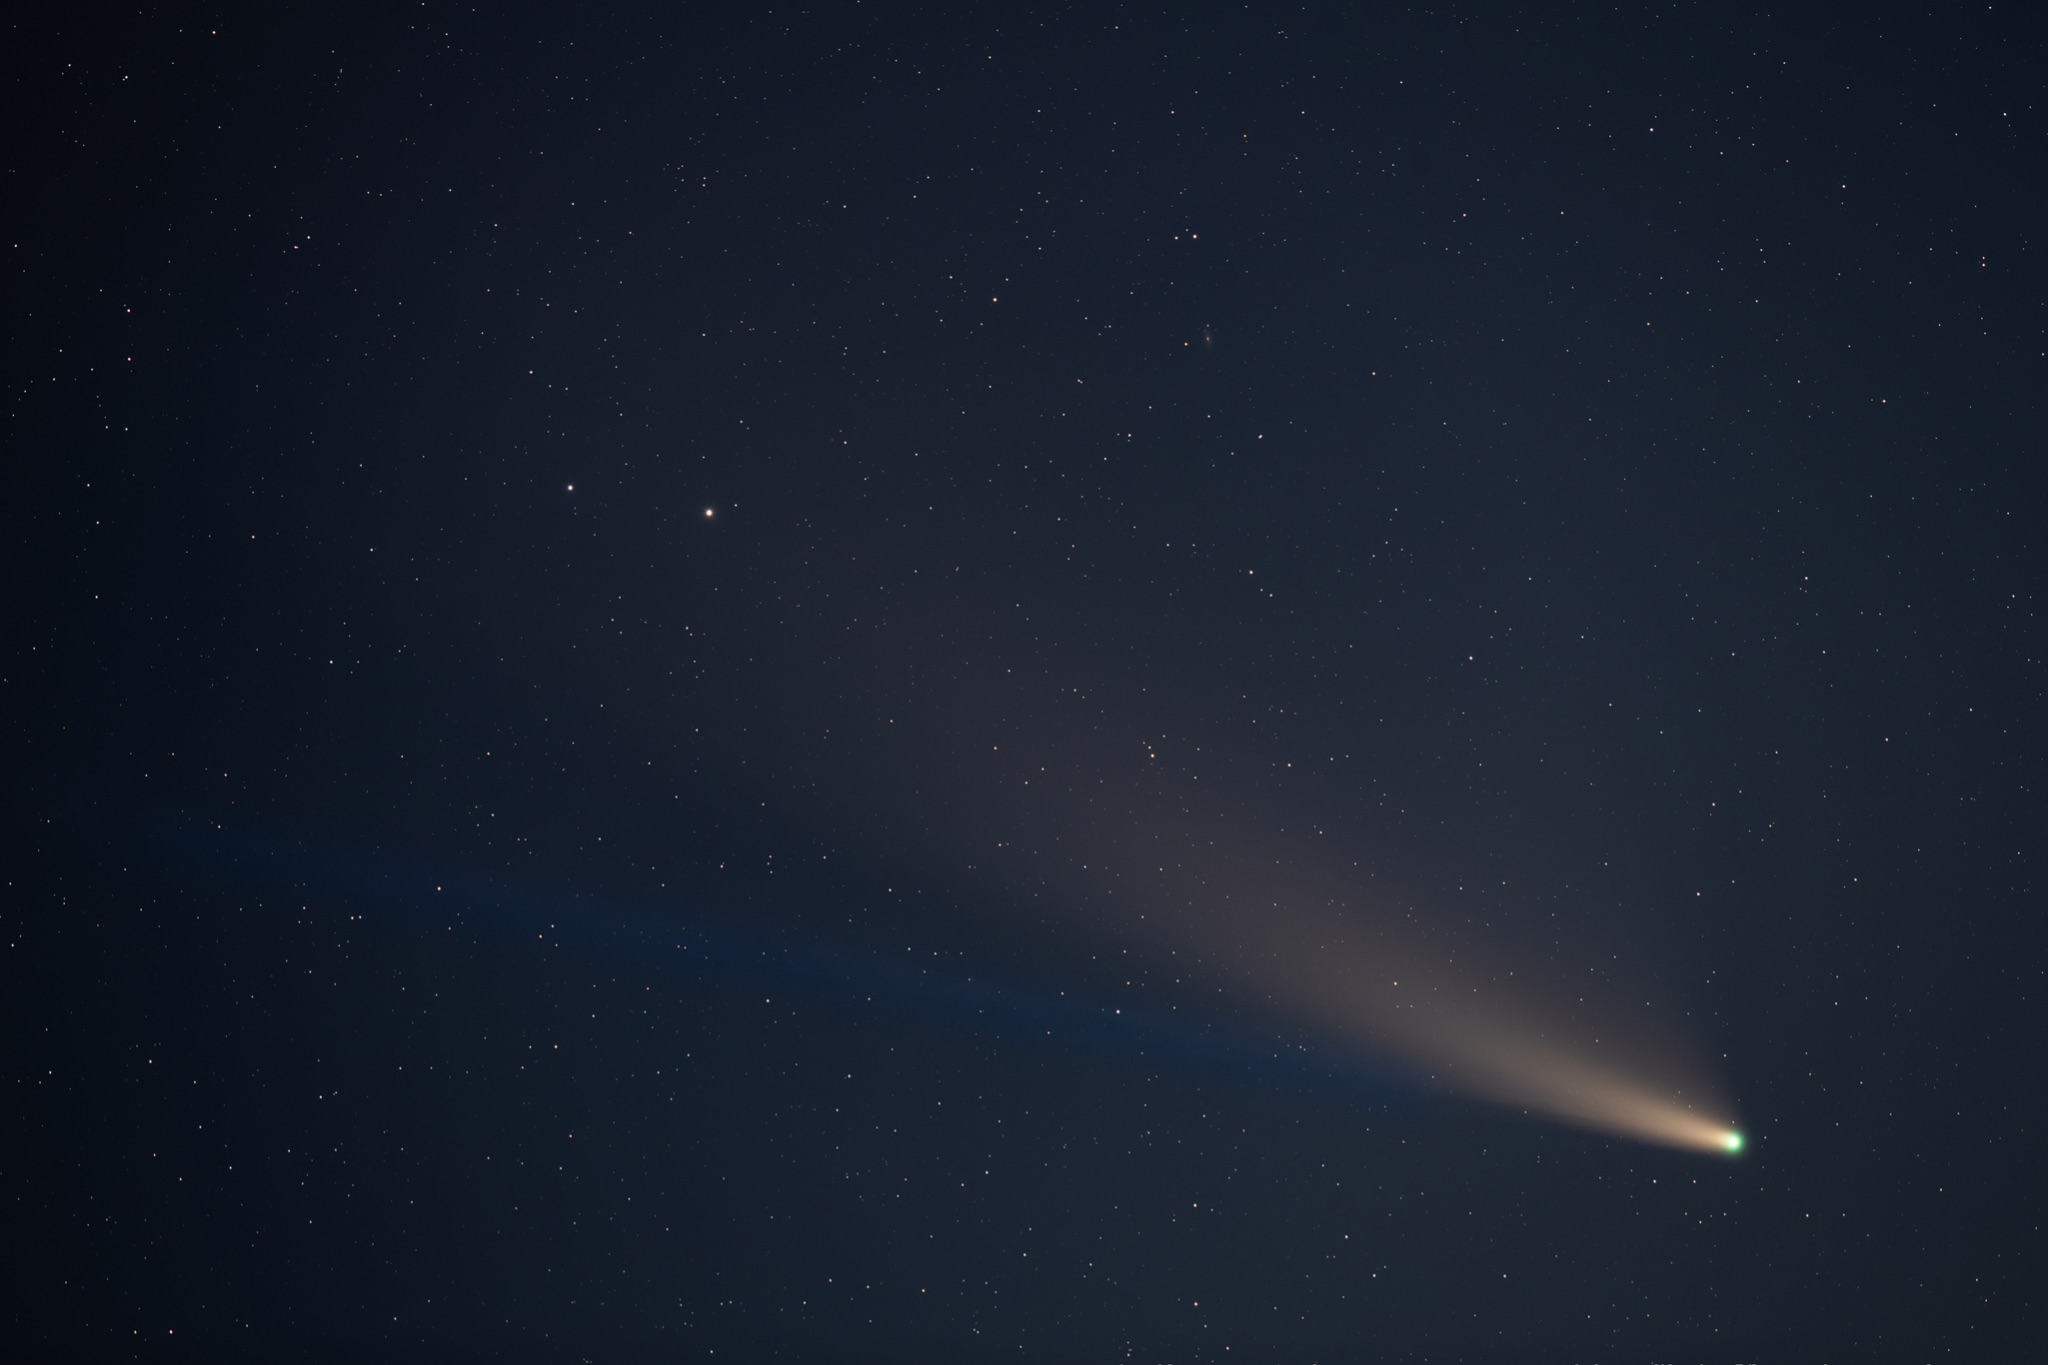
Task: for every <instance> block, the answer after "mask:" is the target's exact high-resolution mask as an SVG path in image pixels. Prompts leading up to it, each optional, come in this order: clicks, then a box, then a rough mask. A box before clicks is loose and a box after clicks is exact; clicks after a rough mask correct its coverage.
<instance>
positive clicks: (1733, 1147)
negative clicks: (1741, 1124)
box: [1721, 1133, 1742, 1155]
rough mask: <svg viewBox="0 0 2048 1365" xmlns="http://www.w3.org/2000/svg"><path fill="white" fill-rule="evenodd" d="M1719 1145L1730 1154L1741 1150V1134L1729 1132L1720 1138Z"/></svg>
mask: <svg viewBox="0 0 2048 1365" xmlns="http://www.w3.org/2000/svg"><path fill="white" fill-rule="evenodd" d="M1721 1146H1722V1147H1723V1148H1724V1149H1725V1150H1726V1151H1728V1152H1729V1153H1730V1154H1731V1155H1732V1154H1734V1153H1736V1152H1739V1151H1741V1150H1742V1134H1740V1133H1730V1134H1729V1135H1728V1136H1727V1137H1724V1138H1722V1139H1721Z"/></svg>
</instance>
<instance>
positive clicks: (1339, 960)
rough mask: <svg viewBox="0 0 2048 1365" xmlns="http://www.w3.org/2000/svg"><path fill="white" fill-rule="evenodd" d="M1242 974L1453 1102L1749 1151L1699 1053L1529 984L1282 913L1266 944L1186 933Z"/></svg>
mask: <svg viewBox="0 0 2048 1365" xmlns="http://www.w3.org/2000/svg"><path fill="white" fill-rule="evenodd" d="M1182 922H1183V923H1184V924H1190V925H1191V927H1194V928H1195V930H1196V933H1197V935H1198V937H1200V938H1202V939H1205V940H1206V941H1205V942H1203V943H1201V944H1200V950H1201V951H1202V952H1203V953H1204V955H1205V956H1208V957H1209V958H1210V959H1211V960H1216V961H1228V962H1230V963H1231V964H1233V965H1234V967H1235V969H1236V971H1235V974H1236V975H1238V976H1239V978H1240V980H1241V981H1242V982H1243V983H1244V984H1248V985H1251V986H1254V987H1255V988H1257V990H1258V992H1259V993H1260V994H1262V995H1264V996H1266V998H1267V999H1268V1000H1270V1001H1271V1002H1272V1003H1273V1004H1274V1005H1275V1006H1278V1007H1279V1008H1281V1009H1283V1010H1285V1011H1287V1012H1289V1013H1291V1014H1294V1015H1296V1016H1297V1017H1298V1018H1300V1019H1301V1020H1302V1021H1303V1022H1305V1023H1308V1024H1310V1025H1311V1026H1313V1027H1316V1028H1318V1029H1319V1030H1320V1031H1322V1032H1324V1033H1325V1034H1329V1035H1335V1036H1337V1037H1339V1038H1344V1039H1348V1040H1351V1041H1352V1042H1354V1043H1357V1044H1361V1045H1363V1046H1365V1047H1368V1048H1370V1049H1373V1050H1376V1051H1384V1052H1392V1053H1394V1054H1396V1055H1399V1056H1403V1057H1406V1058H1407V1059H1409V1061H1410V1062H1412V1063H1414V1064H1416V1065H1418V1066H1420V1067H1421V1068H1422V1069H1423V1070H1424V1072H1425V1073H1426V1074H1428V1075H1429V1077H1430V1078H1431V1079H1432V1080H1433V1081H1434V1082H1435V1083H1436V1084H1438V1085H1440V1086H1442V1087H1443V1088H1444V1089H1446V1090H1450V1091H1453V1092H1456V1093H1460V1094H1464V1095H1467V1096H1470V1097H1471V1098H1474V1099H1478V1100H1484V1101H1488V1102H1490V1103H1494V1104H1499V1105H1504V1106H1507V1107H1510V1108H1515V1109H1521V1110H1524V1111H1526V1112H1529V1113H1532V1114H1541V1115H1544V1116H1547V1117H1549V1118H1552V1119H1557V1120H1561V1121H1563V1122H1565V1123H1569V1124H1572V1125H1574V1126H1576V1127H1580V1128H1586V1129H1591V1130H1593V1131H1595V1132H1601V1133H1610V1134H1613V1135H1615V1136H1617V1137H1625V1138H1630V1139H1634V1140H1636V1141H1640V1142H1648V1143H1655V1144H1659V1145H1662V1146H1668V1147H1678V1148H1685V1149H1689V1150H1693V1151H1701V1152H1720V1153H1726V1154H1733V1153H1736V1152H1739V1151H1741V1150H1742V1146H1743V1139H1742V1136H1741V1133H1740V1132H1739V1130H1738V1129H1737V1128H1736V1126H1735V1124H1734V1122H1733V1119H1732V1117H1731V1116H1730V1114H1729V1107H1728V1105H1727V1104H1726V1102H1725V1101H1723V1100H1722V1099H1721V1098H1720V1094H1719V1090H1718V1087H1716V1086H1715V1085H1714V1083H1713V1080H1712V1077H1711V1076H1710V1075H1709V1074H1708V1073H1707V1072H1706V1071H1705V1070H1704V1069H1702V1068H1700V1067H1699V1066H1698V1065H1697V1064H1696V1062H1695V1061H1694V1060H1693V1058H1692V1057H1691V1055H1689V1054H1690V1049H1687V1048H1685V1047H1682V1046H1679V1045H1678V1044H1677V1043H1676V1042H1675V1041H1673V1040H1665V1039H1660V1038H1659V1037H1658V1036H1657V1035H1656V1033H1655V1031H1654V1030H1653V1029H1650V1028H1648V1027H1646V1026H1645V1025H1646V1021H1643V1020H1639V1019H1631V1018H1628V1017H1626V1016H1623V1015H1619V1014H1614V1013H1609V1014H1608V1015H1607V1017H1606V1020H1605V1022H1604V1023H1599V1022H1594V1021H1592V1020H1589V1019H1588V1018H1587V1017H1585V1016H1584V1015H1583V1014H1581V1015H1579V1016H1577V1017H1573V1018H1569V1019H1568V1018H1566V1017H1565V1016H1564V1015H1563V1014H1562V1013H1561V1012H1559V1011H1558V1010H1557V1008H1556V1005H1555V1001H1556V1000H1557V999H1558V998H1560V996H1561V995H1562V994H1563V992H1562V991H1561V990H1560V989H1559V988H1557V987H1556V986H1555V985H1553V987H1552V988H1551V989H1550V990H1548V991H1545V990H1544V989H1543V988H1542V987H1541V985H1540V984H1539V983H1537V982H1535V981H1532V980H1530V979H1529V978H1528V975H1527V974H1526V973H1525V974H1524V975H1523V976H1521V977H1518V978H1514V979H1515V981H1516V982H1517V985H1516V987H1515V989H1513V990H1509V989H1506V988H1505V987H1504V986H1503V984H1502V982H1503V981H1504V980H1506V979H1508V974H1506V973H1503V972H1499V971H1488V970H1486V969H1484V968H1482V967H1480V966H1478V965H1477V964H1476V963H1473V962H1471V961H1470V960H1469V956H1468V960H1467V961H1466V962H1464V963H1452V962H1448V961H1446V960H1445V959H1444V954H1443V950H1442V949H1441V948H1438V949H1436V950H1434V951H1431V950H1430V949H1429V948H1427V947H1426V946H1425V945H1424V944H1422V943H1420V942H1417V941H1415V940H1414V939H1412V938H1410V939H1405V940H1404V938H1403V937H1402V936H1401V935H1400V934H1399V933H1398V932H1396V931H1390V930H1387V929H1385V928H1382V929H1381V930H1380V931H1378V932H1375V933H1373V934H1372V936H1371V938H1370V939H1369V940H1363V941H1362V940H1361V939H1360V938H1359V936H1358V925H1357V924H1356V922H1355V919H1354V920H1352V921H1351V922H1348V923H1347V922H1346V921H1345V920H1340V919H1338V918H1336V917H1333V916H1330V915H1325V914H1318V913H1315V912H1308V913H1301V912H1296V913H1288V912H1286V911H1285V910H1283V909H1281V907H1279V906H1273V907H1271V908H1270V909H1268V910H1267V912H1266V913H1265V914H1264V915H1262V916H1261V917H1260V922H1259V923H1258V926H1257V931H1256V933H1255V934H1252V935H1248V934H1246V933H1245V926H1244V923H1243V920H1242V918H1241V917H1240V916H1237V915H1233V916H1231V917H1229V918H1224V917H1221V916H1219V917H1215V918H1208V919H1206V920H1204V919H1196V920H1193V921H1187V920H1184V921H1182Z"/></svg>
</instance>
